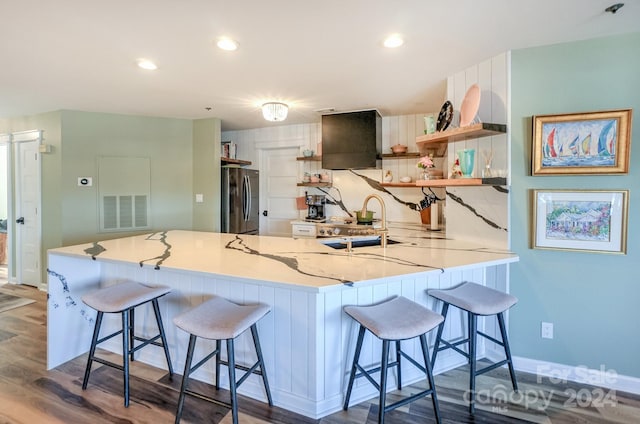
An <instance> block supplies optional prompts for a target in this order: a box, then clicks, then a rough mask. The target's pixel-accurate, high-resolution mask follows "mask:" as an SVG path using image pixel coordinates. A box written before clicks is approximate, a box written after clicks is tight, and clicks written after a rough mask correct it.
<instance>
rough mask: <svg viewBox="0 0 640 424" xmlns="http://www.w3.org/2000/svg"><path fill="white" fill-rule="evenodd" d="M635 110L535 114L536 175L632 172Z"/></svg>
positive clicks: (534, 160) (534, 170) (534, 169)
mask: <svg viewBox="0 0 640 424" xmlns="http://www.w3.org/2000/svg"><path fill="white" fill-rule="evenodd" d="M631 113H632V112H631V109H623V110H612V111H603V112H588V113H573V114H563V115H537V116H534V117H533V143H532V144H533V154H532V166H531V173H532V175H559V174H572V175H589V174H626V173H628V172H629V143H630V135H631Z"/></svg>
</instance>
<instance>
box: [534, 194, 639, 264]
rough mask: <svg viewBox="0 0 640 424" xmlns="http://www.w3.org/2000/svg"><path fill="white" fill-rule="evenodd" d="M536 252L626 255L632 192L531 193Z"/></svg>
mask: <svg viewBox="0 0 640 424" xmlns="http://www.w3.org/2000/svg"><path fill="white" fill-rule="evenodd" d="M531 194H532V202H531V203H532V207H533V211H532V214H531V217H532V220H531V221H532V223H531V224H532V225H531V245H532V248H534V249H552V250H573V251H579V252H597V253H618V254H626V253H627V220H628V208H629V190H535V189H534V190H531Z"/></svg>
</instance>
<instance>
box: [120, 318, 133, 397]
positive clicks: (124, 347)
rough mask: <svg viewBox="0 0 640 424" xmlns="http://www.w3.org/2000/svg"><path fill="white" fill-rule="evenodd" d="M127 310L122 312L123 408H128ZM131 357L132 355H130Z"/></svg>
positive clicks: (128, 330) (128, 328) (129, 329)
mask: <svg viewBox="0 0 640 424" xmlns="http://www.w3.org/2000/svg"><path fill="white" fill-rule="evenodd" d="M129 323H130V321H129V310H128V309H125V310H124V311H122V373H123V375H124V406H125V407H128V406H129V349H130V348H129V332H130V331H131V328H130V327H129ZM132 355H133V353H132Z"/></svg>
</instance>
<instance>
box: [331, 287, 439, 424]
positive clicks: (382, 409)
mask: <svg viewBox="0 0 640 424" xmlns="http://www.w3.org/2000/svg"><path fill="white" fill-rule="evenodd" d="M344 311H345V312H346V313H347V314H348V315H349V316H350V317H352V318H353V319H354V320H355V321H356V322H358V324H359V331H358V341H357V343H356V351H355V355H354V358H353V365H352V367H351V374H350V376H349V385H348V387H347V395H346V398H345V400H344V407H343V409H344V410H345V411H346V410H347V409H348V408H349V399H350V397H351V389H352V388H353V382H354V381H355V379H356V378H358V377H366V379H367V380H369V382H370V383H371V384H373V386H374V387H375V388H376V389H378V391H379V392H380V400H379V408H378V423H379V424H383V423H384V415H385V413H386V412H387V411H391V410H393V409H396V408H398V407H400V406H403V405H406V404H408V403H410V402H413V401H414V400H416V399H419V398H422V397H425V396H428V395H431V401H432V402H433V411H434V414H435V417H436V422H438V423H440V409H439V408H438V398H437V396H436V386H435V383H434V381H433V374H432V372H431V363H430V362H429V347H428V346H427V336H426V333H428V332H429V331H431V330H433V329H434V328H436V327H437V326H438V324H440V323H441V322H442V321H443V320H444V318H443V317H442V316H441V315H439V314H437V313H435V312H432V311H430V310H429V309H427V308H425V307H423V306H421V305H418V304H417V303H415V302H412V301H411V300H409V299H407V298H405V297H401V296H400V297H393V298H391V299H390V300H387V301H384V302H382V303H378V304H374V305H370V306H345V307H344ZM365 330H369V331H370V332H371V333H372V334H373V335H375V336H376V337H377V338H379V339H380V340H382V359H381V361H380V366H379V367H375V368H370V369H368V370H367V369H365V368H364V367H363V366H361V365H360V364H359V359H360V351H361V350H362V341H363V340H364V335H365ZM415 337H420V345H421V346H422V355H423V359H424V364H425V366H424V367H422V366H421V365H420V364H419V363H418V362H416V361H415V360H414V359H413V358H411V357H410V356H408V355H407V354H405V353H404V352H403V351H402V350H401V349H400V342H401V341H402V340H408V339H413V338H415ZM392 341H395V345H396V360H395V361H394V362H391V363H389V343H390V342H392ZM402 357H404V358H405V359H407V360H408V361H409V362H410V363H412V364H413V365H415V366H416V367H417V368H418V369H420V370H421V371H423V372H424V373H425V374H426V376H427V380H428V381H429V389H427V390H423V391H421V392H420V393H416V394H414V395H411V396H409V397H406V398H404V399H402V400H400V401H397V402H395V403H392V404H390V405H386V404H385V403H386V395H387V370H388V368H389V367H394V366H396V367H397V375H398V390H400V389H402V374H401V359H402ZM358 371H360V373H358ZM378 371H380V384H378V383H377V382H376V381H375V380H374V379H373V377H371V374H372V373H375V372H378Z"/></svg>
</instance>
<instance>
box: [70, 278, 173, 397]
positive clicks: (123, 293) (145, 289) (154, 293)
mask: <svg viewBox="0 0 640 424" xmlns="http://www.w3.org/2000/svg"><path fill="white" fill-rule="evenodd" d="M169 292H171V288H169V287H166V286H150V285H145V284H141V283H138V282H136V281H124V282H121V283H118V284H115V285H112V286H109V287H105V288H103V289H99V290H96V291H93V292H91V293H88V294H86V295H84V296H82V301H83V302H84V303H85V304H87V305H88V306H90V307H91V308H93V309H95V310H96V311H98V315H97V316H96V323H95V327H94V330H93V338H92V340H91V347H90V349H89V358H88V360H87V368H86V369H85V373H84V379H83V381H82V389H83V390H85V389H86V388H87V384H88V382H89V376H90V374H91V365H92V364H93V362H99V363H101V364H103V365H107V366H110V367H113V368H117V369H119V370H121V371H122V372H123V375H124V406H129V360H131V361H133V360H134V353H135V352H136V351H138V350H140V349H142V348H143V347H145V346H147V345H149V344H152V345H155V346H160V347H162V348H163V349H164V354H165V357H166V359H167V366H168V368H169V376H170V377H173V366H172V364H171V357H170V355H169V345H168V343H167V339H166V336H165V333H164V326H163V325H162V317H161V315H160V307H159V305H158V298H160V297H162V296H164V295H166V294H167V293H169ZM148 302H151V304H152V306H153V312H154V314H155V317H156V323H157V325H158V334H157V335H156V336H154V337H150V338H146V337H140V336H136V335H135V308H136V307H138V306H140V305H143V304H145V303H148ZM105 313H120V314H122V329H121V330H119V331H116V332H115V333H112V334H110V335H108V336H105V337H103V338H101V339H98V337H99V335H100V326H101V325H102V318H103V315H104V314H105ZM118 334H122V365H120V364H116V363H113V362H110V361H107V360H105V359H102V358H98V357H96V356H95V352H96V346H97V345H99V344H100V343H102V342H104V341H106V340H109V339H111V338H112V337H115V336H117V335H118ZM158 339H161V341H162V343H160V342H158ZM136 341H140V342H142V343H141V344H139V345H137V346H135V342H136Z"/></svg>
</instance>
